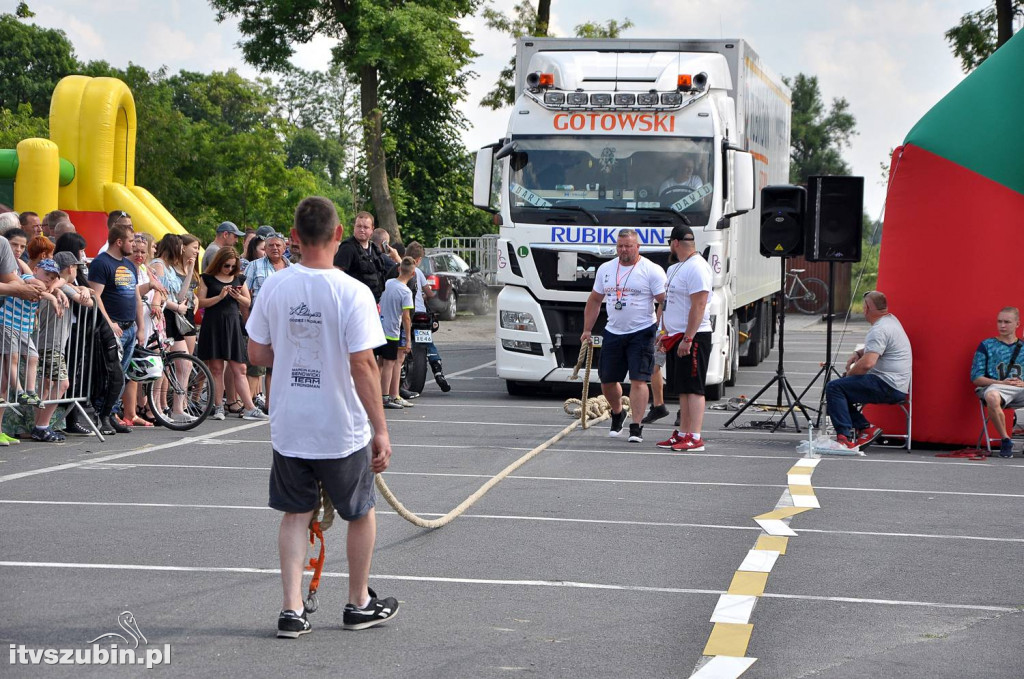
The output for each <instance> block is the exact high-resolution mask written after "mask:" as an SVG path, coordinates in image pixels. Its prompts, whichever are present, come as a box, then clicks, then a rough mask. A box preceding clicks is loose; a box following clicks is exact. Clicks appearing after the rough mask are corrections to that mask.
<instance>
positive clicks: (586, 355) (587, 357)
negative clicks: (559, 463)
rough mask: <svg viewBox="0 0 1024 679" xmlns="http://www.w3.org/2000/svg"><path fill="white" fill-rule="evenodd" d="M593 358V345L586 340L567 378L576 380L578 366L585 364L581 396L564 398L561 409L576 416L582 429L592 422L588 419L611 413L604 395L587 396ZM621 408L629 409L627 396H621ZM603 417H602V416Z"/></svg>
mask: <svg viewBox="0 0 1024 679" xmlns="http://www.w3.org/2000/svg"><path fill="white" fill-rule="evenodd" d="M593 360H594V345H593V344H592V343H591V342H589V341H588V342H586V343H585V344H584V345H583V346H582V347H581V348H580V357H579V360H577V361H576V367H575V368H573V371H572V375H570V376H569V380H570V381H572V380H578V379H579V372H580V368H582V367H583V366H584V363H585V364H586V369H587V370H586V372H585V373H584V377H583V396H582V398H581V399H580V398H570V399H566V401H565V404H564V405H563V406H562V409H563V410H565V412H566V414H567V415H569V417H578V418H580V421H581V426H582V427H583V429H589V428H590V425H591V424H592V423H590V422H587V420H588V419H591V418H593V419H594V420H595V421H596V420H597V418H600V417H601V416H602V415H605V414H607V415H609V416H610V415H611V412H612V407H611V404H610V403H608V399H606V398H605V397H604V396H595V397H594V398H587V395H588V394H589V392H590V366H591V364H592V362H593ZM584 403H586V404H587V407H586V408H584V407H583V404H584ZM622 408H623V410H629V397H628V396H623V397H622ZM602 419H603V418H602Z"/></svg>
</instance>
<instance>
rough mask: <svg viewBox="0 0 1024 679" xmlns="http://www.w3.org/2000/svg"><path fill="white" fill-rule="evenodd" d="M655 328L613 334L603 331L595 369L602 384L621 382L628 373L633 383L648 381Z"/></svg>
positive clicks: (652, 357) (652, 358)
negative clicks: (597, 363)
mask: <svg viewBox="0 0 1024 679" xmlns="http://www.w3.org/2000/svg"><path fill="white" fill-rule="evenodd" d="M657 330H658V326H657V325H656V324H655V325H652V326H651V327H649V328H644V329H643V330H637V331H636V332H632V333H629V334H628V335H616V334H615V333H612V332H608V331H605V333H604V337H603V340H602V342H601V360H600V362H599V365H598V367H597V371H598V373H599V374H600V375H601V382H602V383H604V384H608V383H611V382H622V381H624V380H625V379H626V373H627V371H628V373H629V379H630V380H631V381H633V382H647V381H648V380H650V379H651V372H652V371H653V370H654V334H655V333H656V332H657Z"/></svg>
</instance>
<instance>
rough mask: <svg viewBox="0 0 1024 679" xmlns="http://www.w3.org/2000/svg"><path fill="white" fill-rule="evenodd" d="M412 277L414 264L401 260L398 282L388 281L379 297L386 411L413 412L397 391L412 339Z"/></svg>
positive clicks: (381, 366)
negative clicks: (399, 409) (385, 340)
mask: <svg viewBox="0 0 1024 679" xmlns="http://www.w3.org/2000/svg"><path fill="white" fill-rule="evenodd" d="M415 275H416V262H415V261H413V259H412V257H406V258H404V259H403V260H402V263H401V264H399V265H398V278H389V279H388V281H387V283H385V284H384V292H383V293H382V294H381V296H380V322H381V325H382V326H383V327H384V337H385V338H386V339H387V344H385V345H384V346H381V347H377V351H376V354H377V356H378V357H379V358H380V361H381V364H380V390H381V393H383V394H384V401H383V402H384V407H385V408H391V409H397V408H412V407H413V405H414V404H413V403H411V402H410V401H406V400H405V399H404V398H402V397H401V396H400V395H399V393H398V388H399V384H400V383H401V381H402V367H401V366H402V362H403V361H404V360H405V355H406V354H407V353H409V351H411V350H412V345H411V344H410V342H409V338H410V337H412V309H413V307H414V306H415V304H414V303H413V297H412V290H411V289H409V281H410V280H412V278H413V276H415Z"/></svg>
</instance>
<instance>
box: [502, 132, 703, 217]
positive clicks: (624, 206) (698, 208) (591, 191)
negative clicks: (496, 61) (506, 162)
mask: <svg viewBox="0 0 1024 679" xmlns="http://www.w3.org/2000/svg"><path fill="white" fill-rule="evenodd" d="M515 142H516V150H515V152H514V153H513V154H512V155H511V156H510V162H511V170H510V175H509V195H508V200H509V205H510V207H511V213H512V219H513V220H514V221H517V222H533V223H547V222H549V221H550V219H551V213H552V211H553V210H558V209H559V208H567V207H569V208H570V209H571V207H570V206H576V207H578V208H583V210H584V214H579V213H578V211H575V212H563V213H562V215H565V216H567V217H568V218H569V220H573V219H577V218H579V219H582V220H587V221H588V223H589V222H590V220H588V219H587V215H588V214H590V215H595V216H597V217H598V218H599V219H600V221H601V223H611V224H624V225H628V224H643V223H648V222H650V221H666V220H672V219H673V216H672V213H675V214H678V215H682V216H683V217H684V218H685V220H686V221H688V222H689V223H690V224H693V225H695V226H699V225H704V224H707V222H708V216H709V213H710V211H711V204H712V198H713V186H714V184H713V181H714V179H713V178H714V160H713V159H714V154H713V153H712V148H713V144H712V140H711V139H710V138H700V137H677V138H672V139H665V138H659V139H651V138H636V137H582V136H580V137H568V136H567V137H517V138H516V139H515Z"/></svg>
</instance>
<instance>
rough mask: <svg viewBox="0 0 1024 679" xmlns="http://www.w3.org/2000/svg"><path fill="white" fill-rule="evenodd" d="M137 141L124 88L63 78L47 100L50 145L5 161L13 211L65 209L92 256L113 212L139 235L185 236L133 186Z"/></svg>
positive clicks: (25, 146) (29, 145)
mask: <svg viewBox="0 0 1024 679" xmlns="http://www.w3.org/2000/svg"><path fill="white" fill-rule="evenodd" d="M135 136H136V116H135V99H134V98H133V97H132V93H131V90H130V89H129V88H128V86H127V85H125V84H124V83H123V82H122V81H120V80H118V79H117V78H89V77H87V76H82V75H71V76H68V77H66V78H64V79H62V80H61V81H60V82H59V83H58V84H57V87H56V89H55V90H54V91H53V97H52V99H51V100H50V139H49V140H47V139H25V140H23V141H22V142H20V143H19V144H18V148H17V152H16V157H14V158H8V159H7V163H6V166H7V167H9V168H10V169H12V170H14V209H15V210H17V211H19V212H24V211H26V210H31V211H33V212H37V213H39V214H40V215H42V214H45V213H47V212H50V211H51V210H55V209H60V210H64V211H65V212H67V213H68V214H69V215H71V221H72V222H74V224H75V226H76V228H77V229H78V232H79V233H81V234H82V235H83V236H85V238H86V241H87V242H88V252H89V253H90V254H92V253H95V252H96V251H97V250H98V249H99V248H100V246H102V244H103V243H104V242H106V237H107V222H106V216H107V213H108V212H111V211H113V210H124V211H125V212H127V213H128V214H130V215H131V216H132V222H133V223H134V224H135V229H136V231H144V232H147V233H151V234H153V236H154V237H155V238H157V239H160V238H161V237H163V235H164V234H166V233H186V231H185V229H184V228H183V227H182V226H181V224H179V223H178V221H177V220H176V219H175V218H174V216H173V215H171V213H170V212H168V211H167V209H166V208H164V206H163V205H161V204H160V202H159V201H158V200H157V199H156V198H154V197H153V195H152V194H151V193H150V192H149V191H147V190H146V189H144V188H142V187H141V186H136V185H135ZM2 153H4V152H2V151H0V154H2ZM6 153H8V154H10V152H9V151H8V152H6ZM0 165H3V163H0Z"/></svg>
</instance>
